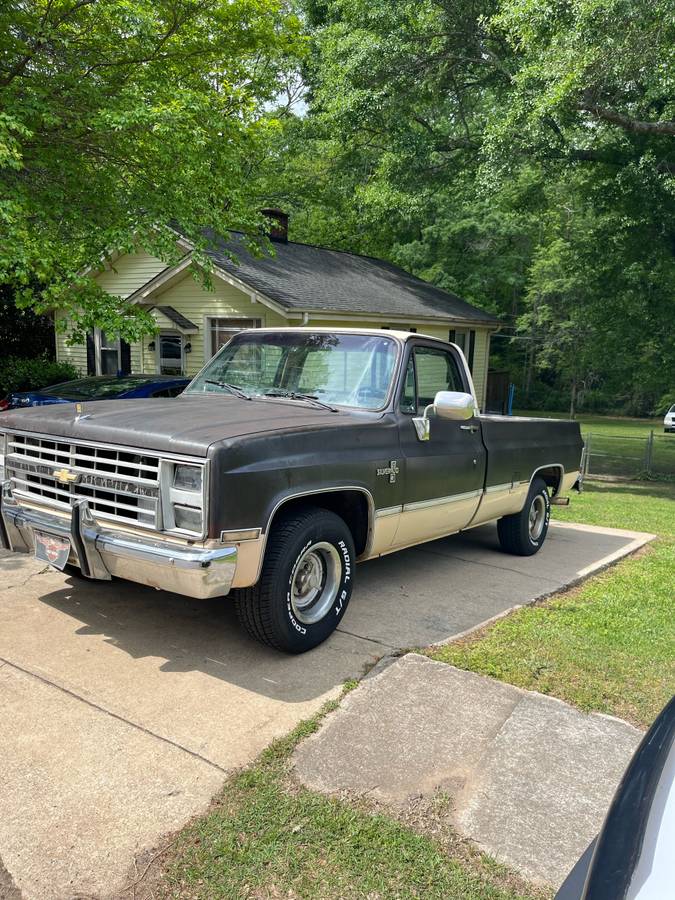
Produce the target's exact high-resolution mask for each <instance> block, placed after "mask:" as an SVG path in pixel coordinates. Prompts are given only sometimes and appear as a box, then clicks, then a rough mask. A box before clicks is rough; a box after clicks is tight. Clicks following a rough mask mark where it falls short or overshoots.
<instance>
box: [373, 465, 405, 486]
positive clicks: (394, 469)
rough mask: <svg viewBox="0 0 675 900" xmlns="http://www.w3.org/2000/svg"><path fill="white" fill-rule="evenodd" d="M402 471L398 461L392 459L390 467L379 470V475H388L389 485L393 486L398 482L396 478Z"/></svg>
mask: <svg viewBox="0 0 675 900" xmlns="http://www.w3.org/2000/svg"><path fill="white" fill-rule="evenodd" d="M400 471H401V470H400V469H399V467H398V460H397V459H392V460H390V462H389V465H388V466H384V468H382V469H378V470H377V474H378V475H388V476H389V484H393V483H394V482H395V481H396V476H397V475H398V473H399V472H400Z"/></svg>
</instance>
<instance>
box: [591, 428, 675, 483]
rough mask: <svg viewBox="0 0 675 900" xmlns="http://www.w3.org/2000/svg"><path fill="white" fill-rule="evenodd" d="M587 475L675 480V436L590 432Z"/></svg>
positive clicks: (651, 432)
mask: <svg viewBox="0 0 675 900" xmlns="http://www.w3.org/2000/svg"><path fill="white" fill-rule="evenodd" d="M582 437H583V440H584V462H583V468H584V475H585V476H589V477H593V476H594V475H598V476H607V477H615V478H632V479H639V478H664V477H668V476H671V477H675V434H658V433H655V432H654V431H650V432H649V434H648V435H647V436H646V437H642V436H639V437H635V436H630V437H628V436H624V435H614V434H600V433H598V432H594V431H587V432H584V433H583V434H582Z"/></svg>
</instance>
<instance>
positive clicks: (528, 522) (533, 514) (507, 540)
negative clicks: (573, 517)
mask: <svg viewBox="0 0 675 900" xmlns="http://www.w3.org/2000/svg"><path fill="white" fill-rule="evenodd" d="M550 518H551V498H550V497H549V495H548V488H547V487H546V482H545V481H544V479H543V478H535V479H534V480H533V481H532V484H531V485H530V490H529V491H528V494H527V500H526V501H525V505H524V506H523V508H522V509H521V511H520V512H519V513H514V514H513V515H512V516H504V517H503V518H501V519H500V520H499V521H498V522H497V533H498V534H499V543H500V544H501V546H502V550H505V551H506V553H513V554H515V555H516V556H532V555H533V554H535V553H536V552H537V551H538V550H540V549H541V547H542V545H543V543H544V541H545V540H546V534H547V533H548V523H549V520H550Z"/></svg>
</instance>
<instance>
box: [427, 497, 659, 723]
mask: <svg viewBox="0 0 675 900" xmlns="http://www.w3.org/2000/svg"><path fill="white" fill-rule="evenodd" d="M553 515H554V517H555V518H559V519H564V520H566V521H572V522H584V523H587V524H592V525H607V526H611V527H616V528H630V529H635V530H640V531H651V532H652V533H656V534H658V535H659V538H658V540H657V541H655V542H654V543H653V544H651V545H649V546H648V547H647V548H646V549H645V550H643V551H642V552H641V553H640V554H638V556H637V558H631V559H626V560H624V561H623V562H621V563H619V564H618V565H617V566H615V567H613V568H611V569H608V570H607V571H606V572H604V573H602V574H600V575H598V576H596V577H594V578H592V579H590V580H589V581H588V582H586V583H585V584H583V585H582V586H580V587H578V588H575V589H573V590H571V591H569V592H567V593H565V594H562V595H559V596H558V597H555V598H553V599H551V600H548V601H545V602H543V603H541V604H537V605H535V606H531V607H527V608H526V609H522V610H519V611H518V612H516V613H514V614H513V615H511V616H508V617H507V618H505V619H502V620H501V621H499V622H497V623H496V624H495V625H494V626H492V627H491V628H488V629H487V630H486V631H485V632H484V633H479V634H478V635H474V636H472V637H471V638H470V639H468V640H466V641H462V642H457V643H455V644H450V645H448V646H446V647H441V648H437V649H434V650H432V651H431V652H430V654H429V655H431V656H432V657H433V658H434V659H437V660H441V661H442V662H447V663H451V664H452V665H455V666H459V667H460V668H463V669H470V670H472V671H474V672H480V673H481V674H485V675H491V676H493V677H495V678H499V679H501V680H503V681H508V682H510V683H511V684H516V685H519V686H520V687H524V688H528V689H531V690H536V691H540V692H541V693H544V694H552V695H554V696H556V697H560V698H562V699H563V700H567V701H568V702H570V703H573V704H575V705H577V706H579V707H581V708H582V709H585V710H599V711H601V712H606V713H611V714H613V715H617V716H620V717H621V718H624V719H627V720H628V721H630V722H633V723H635V724H637V725H641V726H648V725H649V724H651V722H652V721H653V719H654V718H655V716H656V715H657V713H658V712H659V711H660V709H661V707H662V706H663V705H664V704H665V703H666V702H667V700H669V699H670V697H671V696H672V694H673V692H674V691H675V485H672V484H655V483H643V484H621V485H614V484H612V485H610V484H603V485H600V484H592V483H589V484H587V485H586V490H585V491H584V493H583V494H582V495H581V496H579V497H577V496H576V495H575V496H573V498H572V501H571V504H570V506H569V507H554V512H553Z"/></svg>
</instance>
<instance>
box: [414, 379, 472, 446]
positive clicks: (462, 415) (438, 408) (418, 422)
mask: <svg viewBox="0 0 675 900" xmlns="http://www.w3.org/2000/svg"><path fill="white" fill-rule="evenodd" d="M430 410H433V412H434V415H436V416H438V418H439V419H451V420H452V421H455V422H464V421H466V420H467V419H471V418H473V417H474V416H475V415H477V414H478V410H477V409H476V401H475V400H474V398H473V396H472V395H471V394H465V393H463V392H462V391H439V392H438V393H437V394H436V396H435V397H434V402H433V403H431V404H429V406H427V408H426V409H425V410H424V412H423V413H422V415H421V416H415V418H414V419H413V425H414V426H415V431H416V432H417V439H418V440H419V441H428V440H429V438H430V437H431V422H430V421H429V411H430Z"/></svg>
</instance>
